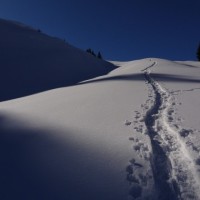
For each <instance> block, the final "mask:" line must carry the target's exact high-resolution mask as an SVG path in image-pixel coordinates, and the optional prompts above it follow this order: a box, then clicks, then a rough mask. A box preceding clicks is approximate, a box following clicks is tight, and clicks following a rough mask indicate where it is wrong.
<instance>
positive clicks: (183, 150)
mask: <svg viewBox="0 0 200 200" xmlns="http://www.w3.org/2000/svg"><path fill="white" fill-rule="evenodd" d="M155 65H156V62H154V63H153V64H151V65H150V66H149V67H147V68H146V69H144V70H143V71H144V76H145V79H146V80H147V84H148V85H150V86H151V88H152V92H153V93H154V95H153V96H154V104H153V106H152V107H151V108H150V109H149V110H148V111H147V113H146V116H145V117H144V118H145V119H144V121H145V125H146V128H147V134H148V135H149V137H150V140H151V145H152V155H151V159H150V162H151V167H152V171H153V176H154V181H155V187H156V191H157V197H156V198H157V199H162V200H165V199H171V200H176V199H200V195H199V192H198V191H199V185H198V183H199V180H198V174H197V171H196V168H195V165H194V162H193V160H192V159H191V157H190V155H189V152H188V150H187V146H186V144H184V142H183V141H182V140H181V138H180V136H179V133H177V132H176V131H175V130H173V129H172V128H171V127H170V123H169V121H170V120H173V119H172V117H171V116H172V114H173V105H174V104H175V102H174V98H173V97H172V96H171V94H170V93H169V92H167V90H166V89H164V88H163V87H162V86H161V85H160V84H159V83H158V82H156V81H155V80H154V79H153V78H152V77H151V75H150V72H151V71H150V69H151V68H152V67H153V66H155Z"/></svg>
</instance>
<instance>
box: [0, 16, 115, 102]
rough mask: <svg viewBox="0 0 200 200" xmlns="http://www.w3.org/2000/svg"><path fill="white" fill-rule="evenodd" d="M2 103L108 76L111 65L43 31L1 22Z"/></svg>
mask: <svg viewBox="0 0 200 200" xmlns="http://www.w3.org/2000/svg"><path fill="white" fill-rule="evenodd" d="M0 47H1V48H0V55H1V57H0V58H1V59H0V66H1V73H0V91H1V95H0V101H4V100H9V99H13V98H18V97H22V96H27V95H30V94H34V93H37V92H42V91H46V90H49V89H54V88H58V87H65V86H69V85H72V84H75V83H78V82H80V81H83V80H86V79H89V78H94V77H96V76H100V75H104V74H107V73H108V72H109V71H111V70H112V69H114V66H113V65H111V64H110V63H108V62H105V61H103V60H100V59H97V58H95V57H93V56H91V55H89V54H88V53H86V52H84V51H82V50H79V49H77V48H75V47H73V46H71V45H69V44H67V43H66V42H65V41H64V40H61V39H58V38H54V37H50V36H48V35H45V34H43V33H42V32H41V31H40V30H35V29H33V28H30V27H28V26H26V25H23V24H20V23H17V22H12V21H7V20H2V19H0Z"/></svg>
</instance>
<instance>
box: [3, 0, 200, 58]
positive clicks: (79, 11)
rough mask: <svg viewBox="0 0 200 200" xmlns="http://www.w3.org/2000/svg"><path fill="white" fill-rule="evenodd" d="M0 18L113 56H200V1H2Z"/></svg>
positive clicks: (79, 46) (77, 45)
mask: <svg viewBox="0 0 200 200" xmlns="http://www.w3.org/2000/svg"><path fill="white" fill-rule="evenodd" d="M0 17H1V18H5V19H12V20H17V21H21V22H23V23H26V24H28V25H31V26H33V27H35V28H39V29H41V30H42V32H45V33H47V34H50V35H52V36H57V37H60V38H62V39H65V40H66V41H67V42H68V43H70V44H72V45H74V46H76V47H78V48H81V49H84V50H85V49H87V48H92V49H93V50H94V51H95V52H97V51H101V53H102V55H103V56H104V58H105V59H109V60H134V59H140V58H146V57H160V58H166V59H171V60H196V49H197V47H198V44H199V42H200V0H168V1H166V0H70V1H69V0H0Z"/></svg>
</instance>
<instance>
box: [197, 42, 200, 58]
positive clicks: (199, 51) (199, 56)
mask: <svg viewBox="0 0 200 200" xmlns="http://www.w3.org/2000/svg"><path fill="white" fill-rule="evenodd" d="M197 59H198V61H200V43H199V47H198V49H197Z"/></svg>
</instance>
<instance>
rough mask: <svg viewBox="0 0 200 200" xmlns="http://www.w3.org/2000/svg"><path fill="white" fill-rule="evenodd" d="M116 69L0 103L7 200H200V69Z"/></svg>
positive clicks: (154, 62)
mask: <svg viewBox="0 0 200 200" xmlns="http://www.w3.org/2000/svg"><path fill="white" fill-rule="evenodd" d="M45 37H46V36H45ZM90 58H91V59H92V60H93V59H94V58H92V57H88V59H89V61H88V62H90ZM69 62H70V61H69ZM80 62H81V60H80ZM95 62H96V61H95ZM113 63H114V64H115V65H118V66H119V67H118V68H117V69H115V70H113V71H111V72H110V73H109V74H107V75H104V76H99V77H96V78H93V79H90V80H84V81H82V82H81V83H80V84H78V85H71V86H68V87H62V88H57V89H53V90H48V91H45V92H41V93H38V94H34V95H30V96H27V97H22V98H18V99H14V100H9V101H4V102H1V103H0V119H1V121H0V158H1V159H0V177H1V178H0V199H6V200H11V199H12V200H13V199H20V200H26V199H31V200H32V199H33V200H35V199H37V200H44V199H45V200H46V199H47V200H55V199H58V200H66V199H67V200H79V199H84V200H85V199H87V200H102V199H103V200H132V199H138V200H143V199H150V200H169V199H170V200H177V199H184V200H188V199H197V200H198V199H200V192H199V191H200V123H199V117H200V114H199V113H200V112H199V107H200V101H199V99H200V73H199V72H200V63H199V62H191V61H187V62H183V61H179V62H175V61H169V60H163V59H157V58H146V59H142V60H136V61H130V62H113ZM77 73H78V72H77ZM77 76H79V74H77Z"/></svg>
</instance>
